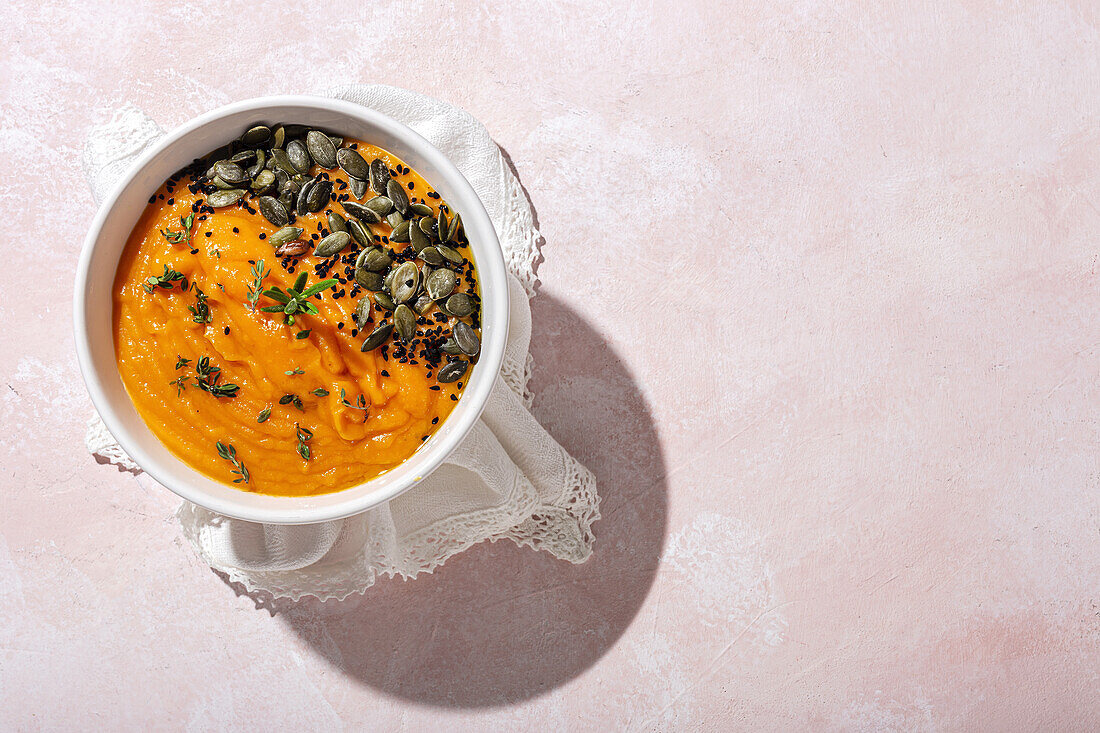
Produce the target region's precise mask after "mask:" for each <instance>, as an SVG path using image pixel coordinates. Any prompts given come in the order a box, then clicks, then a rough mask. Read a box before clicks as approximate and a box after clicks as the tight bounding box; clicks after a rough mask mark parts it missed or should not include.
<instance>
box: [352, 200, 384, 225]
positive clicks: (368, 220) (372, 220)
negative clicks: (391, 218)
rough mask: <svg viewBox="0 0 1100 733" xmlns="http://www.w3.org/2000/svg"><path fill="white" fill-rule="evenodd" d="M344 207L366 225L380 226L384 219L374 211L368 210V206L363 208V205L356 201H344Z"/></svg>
mask: <svg viewBox="0 0 1100 733" xmlns="http://www.w3.org/2000/svg"><path fill="white" fill-rule="evenodd" d="M343 206H344V211H346V212H348V213H349V214H351V215H352V216H354V217H355V218H356V219H358V220H359V221H361V222H363V223H365V224H378V223H379V222H381V221H382V217H380V216H379V215H378V214H377V213H375V211H374V209H368V208H367V207H366V206H363V204H357V203H355V202H354V201H344V202H343Z"/></svg>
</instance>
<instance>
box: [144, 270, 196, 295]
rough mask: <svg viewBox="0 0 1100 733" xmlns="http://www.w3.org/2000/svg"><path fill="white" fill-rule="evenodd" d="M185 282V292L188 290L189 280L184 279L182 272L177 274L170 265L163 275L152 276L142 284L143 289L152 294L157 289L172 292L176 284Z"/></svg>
mask: <svg viewBox="0 0 1100 733" xmlns="http://www.w3.org/2000/svg"><path fill="white" fill-rule="evenodd" d="M180 280H183V286H184V290H186V289H187V280H186V279H185V278H184V276H183V273H182V272H176V271H175V270H173V269H172V268H171V267H169V266H168V265H165V266H164V273H163V274H161V275H150V276H149V277H147V278H145V282H143V283H142V284H141V287H143V288H145V292H147V293H152V292H153V291H154V290H155V289H157V288H163V289H164V290H171V289H172V287H173V285H174V283H176V282H178V281H180Z"/></svg>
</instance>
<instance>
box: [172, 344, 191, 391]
mask: <svg viewBox="0 0 1100 733" xmlns="http://www.w3.org/2000/svg"><path fill="white" fill-rule="evenodd" d="M190 363H191V360H190V359H185V358H184V357H183V356H182V355H180V354H176V371H179V370H180V369H184V368H186V367H187V365H188V364H190ZM168 384H174V385H176V397H179V396H180V395H181V394H183V393H184V391H185V390H186V389H187V375H186V374H181V375H179V376H178V377H176V378H175V379H173V380H172V381H171V382H169V383H168Z"/></svg>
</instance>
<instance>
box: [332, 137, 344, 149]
mask: <svg viewBox="0 0 1100 733" xmlns="http://www.w3.org/2000/svg"><path fill="white" fill-rule="evenodd" d="M328 139H329V140H331V141H332V146H333V147H334V148H336V149H339V148H340V146H341V145H343V144H344V138H342V137H340V136H339V135H329V136H328Z"/></svg>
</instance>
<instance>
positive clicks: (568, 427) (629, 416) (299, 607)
mask: <svg viewBox="0 0 1100 733" xmlns="http://www.w3.org/2000/svg"><path fill="white" fill-rule="evenodd" d="M532 316H533V322H534V334H533V337H532V353H533V356H534V359H535V372H534V375H533V378H532V384H531V386H532V390H533V392H534V394H535V401H534V406H533V409H532V412H533V413H534V415H535V417H536V418H538V419H539V420H540V422H542V424H543V425H544V426H545V427H546V428H547V430H549V432H550V433H551V434H552V435H554V437H555V438H557V440H558V441H559V442H560V443H561V444H562V445H563V446H564V447H565V448H566V449H567V450H569V451H570V452H571V453H572V454H573V455H575V456H576V457H577V458H578V459H579V460H580V461H581V462H582V463H583V464H584V465H586V466H587V467H588V468H589V469H590V470H591V471H592V472H593V473H594V474H595V476H596V482H597V488H598V491H599V494H600V497H601V506H600V511H601V514H602V518H601V519H600V520H599V521H598V522H597V523H596V524H595V525H594V531H595V534H596V542H595V550H594V553H593V555H592V557H591V558H590V559H589V560H588V561H587V562H586V563H584V564H582V565H572V564H570V563H568V562H564V561H561V560H557V559H555V558H553V557H551V556H550V555H548V554H546V553H543V552H534V551H532V550H530V549H525V548H520V547H517V546H515V545H513V544H512V543H510V542H497V543H491V544H490V543H485V544H481V545H478V546H476V547H473V548H471V549H470V550H469V551H467V552H464V553H461V554H459V555H456V556H454V557H452V558H451V559H450V560H448V561H447V563H446V565H444V566H442V567H441V568H439V569H437V570H436V571H435V573H433V574H431V575H422V576H421V577H419V578H418V579H417V580H416V581H415V582H399V581H396V580H387V579H381V580H380V581H379V582H378V583H377V584H376V585H375V586H374V587H372V588H371V589H369V590H368V591H367V592H366V593H365V594H363V595H361V596H355V597H352V598H349V599H347V600H345V601H343V602H332V601H330V602H325V603H322V602H319V601H317V600H316V599H304V600H303V601H300V602H298V603H291V602H285V601H274V602H272V603H268V604H262V607H264V608H267V609H268V610H269V611H271V612H272V613H277V614H278V616H279V617H280V618H282V619H283V620H284V622H285V623H287V624H288V625H289V627H290V628H291V629H293V630H294V631H295V632H296V633H298V634H299V635H300V637H301V638H302V639H304V640H305V641H306V642H308V643H309V644H310V645H311V646H312V647H313V648H314V650H315V651H316V652H317V653H319V654H320V655H322V656H323V657H325V658H326V659H327V660H328V661H329V662H330V663H331V664H332V665H334V666H335V667H336V668H338V669H340V670H341V671H342V672H343V673H344V674H346V675H347V676H349V677H351V678H354V679H356V680H359V681H360V682H362V683H363V684H365V685H369V686H370V687H373V688H376V689H378V690H381V691H384V692H386V693H388V694H391V695H393V696H395V697H398V698H403V699H407V700H412V701H416V702H419V703H423V704H429V705H438V706H446V707H460V708H476V707H487V706H495V705H505V704H508V703H512V702H516V701H518V700H523V699H527V698H531V697H534V696H537V695H540V694H543V693H546V692H548V691H550V690H552V689H554V688H556V687H558V686H560V685H562V684H564V683H565V682H567V681H569V680H570V679H572V678H574V677H576V676H577V675H579V674H580V673H582V672H583V671H584V670H586V669H588V668H589V667H590V666H592V665H593V664H594V663H595V662H597V661H598V660H599V659H600V658H601V657H602V656H603V655H604V654H605V653H606V652H607V651H608V650H609V649H610V648H611V647H612V646H613V645H614V643H615V641H616V640H617V639H618V638H619V637H620V636H621V635H622V634H623V632H624V631H625V630H626V628H627V627H628V626H629V625H630V623H631V621H632V620H633V619H634V617H635V615H636V614H637V612H638V610H639V609H640V607H641V605H642V603H643V602H644V600H645V598H646V596H647V594H648V593H649V589H650V587H651V586H652V583H653V579H654V575H655V573H656V571H657V566H658V561H659V559H660V555H661V550H662V546H663V541H664V535H665V526H666V521H667V511H668V507H667V487H666V483H665V480H664V474H665V466H664V458H663V456H662V453H661V448H660V444H659V442H658V436H657V432H656V429H655V427H654V424H653V419H652V416H651V414H650V411H649V407H648V406H647V404H646V401H645V399H644V397H643V396H642V393H641V392H640V391H639V389H638V387H637V385H636V383H635V381H634V379H633V378H632V377H631V375H630V373H629V371H628V370H627V369H626V367H625V365H624V364H623V362H622V360H621V359H620V358H619V357H618V356H617V355H616V354H615V353H614V351H613V350H612V349H611V347H610V346H609V345H608V343H607V342H606V341H605V340H604V339H603V338H602V337H601V336H600V335H599V334H598V333H596V331H594V330H593V329H592V328H591V326H589V325H588V324H587V323H585V322H584V321H583V320H582V319H581V318H580V317H578V315H577V314H576V313H575V312H573V311H572V310H571V309H570V308H569V307H568V306H566V305H565V304H563V303H561V302H560V301H558V300H555V299H554V298H553V297H552V296H550V295H548V294H546V293H545V292H543V293H540V294H539V295H538V296H537V297H536V298H534V300H533V301H532Z"/></svg>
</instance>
